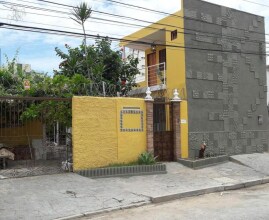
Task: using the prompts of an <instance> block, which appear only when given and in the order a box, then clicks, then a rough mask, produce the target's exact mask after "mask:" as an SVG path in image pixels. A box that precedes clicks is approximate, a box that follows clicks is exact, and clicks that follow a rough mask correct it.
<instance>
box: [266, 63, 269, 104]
mask: <svg viewBox="0 0 269 220" xmlns="http://www.w3.org/2000/svg"><path fill="white" fill-rule="evenodd" d="M266 76H267V87H268V86H269V65H268V66H266ZM267 105H269V90H267Z"/></svg>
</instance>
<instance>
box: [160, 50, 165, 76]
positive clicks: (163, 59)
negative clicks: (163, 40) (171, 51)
mask: <svg viewBox="0 0 269 220" xmlns="http://www.w3.org/2000/svg"><path fill="white" fill-rule="evenodd" d="M161 63H165V65H163V64H162V65H160V70H161V71H163V70H164V69H166V49H163V50H160V51H159V64H161Z"/></svg>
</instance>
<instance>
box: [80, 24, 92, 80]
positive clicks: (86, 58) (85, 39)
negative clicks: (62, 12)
mask: <svg viewBox="0 0 269 220" xmlns="http://www.w3.org/2000/svg"><path fill="white" fill-rule="evenodd" d="M82 28H83V33H84V49H85V61H86V65H87V73H88V77H89V79H91V74H90V70H89V65H88V51H87V37H86V31H85V27H84V23H82Z"/></svg>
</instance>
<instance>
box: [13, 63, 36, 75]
mask: <svg viewBox="0 0 269 220" xmlns="http://www.w3.org/2000/svg"><path fill="white" fill-rule="evenodd" d="M15 71H16V72H17V71H21V72H25V73H30V72H31V71H32V69H31V65H30V64H22V63H18V64H17V65H16V69H15Z"/></svg>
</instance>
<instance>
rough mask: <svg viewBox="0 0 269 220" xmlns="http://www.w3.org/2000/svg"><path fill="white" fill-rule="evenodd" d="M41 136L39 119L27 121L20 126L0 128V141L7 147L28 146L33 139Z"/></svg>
mask: <svg viewBox="0 0 269 220" xmlns="http://www.w3.org/2000/svg"><path fill="white" fill-rule="evenodd" d="M42 138H43V133H42V123H41V122H40V121H32V122H27V123H26V124H25V125H24V126H21V127H13V128H0V143H4V144H5V145H7V146H9V147H16V146H28V144H29V142H30V143H32V140H33V139H42Z"/></svg>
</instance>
